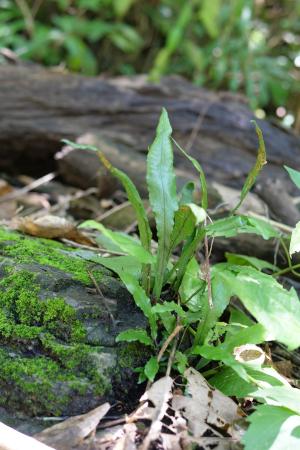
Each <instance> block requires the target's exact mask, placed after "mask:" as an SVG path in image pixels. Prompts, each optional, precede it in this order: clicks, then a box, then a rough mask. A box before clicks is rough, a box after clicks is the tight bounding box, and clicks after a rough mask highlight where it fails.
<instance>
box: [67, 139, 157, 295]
mask: <svg viewBox="0 0 300 450" xmlns="http://www.w3.org/2000/svg"><path fill="white" fill-rule="evenodd" d="M64 142H65V143H66V144H68V145H71V146H72V147H73V148H77V149H78V148H79V149H82V150H93V151H96V152H97V154H98V156H99V159H100V161H101V162H102V164H103V165H104V167H105V168H106V169H107V170H109V171H110V172H111V174H112V175H114V176H115V177H116V178H118V180H119V181H120V182H121V183H122V185H123V187H124V189H125V191H126V193H127V197H128V200H129V201H130V203H131V205H132V207H133V209H134V210H135V213H136V218H137V223H138V228H139V234H140V239H141V243H142V246H143V247H144V249H145V250H147V251H148V252H149V253H151V237H152V233H151V229H150V225H149V221H148V218H147V213H146V211H145V207H144V204H143V201H142V199H141V197H140V194H139V192H138V190H137V189H136V187H135V185H134V184H133V182H132V181H131V179H130V178H129V177H128V175H126V173H124V172H123V171H122V170H119V169H117V168H116V167H114V166H113V165H112V164H111V163H110V161H108V159H106V157H105V155H104V154H103V153H102V152H101V151H100V150H99V149H98V148H97V147H94V146H91V145H82V144H75V143H74V142H70V141H67V140H65V141H64ZM150 276H151V265H149V264H147V265H145V267H144V268H143V286H144V289H145V291H146V292H148V291H149V287H150V286H149V284H150Z"/></svg>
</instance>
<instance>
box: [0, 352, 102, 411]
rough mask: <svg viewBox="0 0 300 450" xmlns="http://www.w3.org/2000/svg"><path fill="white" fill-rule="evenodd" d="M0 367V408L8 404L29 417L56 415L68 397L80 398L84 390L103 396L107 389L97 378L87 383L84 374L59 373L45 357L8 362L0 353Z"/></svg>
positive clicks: (59, 368)
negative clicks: (77, 396)
mask: <svg viewBox="0 0 300 450" xmlns="http://www.w3.org/2000/svg"><path fill="white" fill-rule="evenodd" d="M0 367H1V371H0V393H1V398H0V404H1V405H2V406H5V405H6V404H7V403H9V405H10V408H14V407H15V408H16V409H17V410H19V409H20V408H23V409H24V410H25V412H26V413H27V414H28V413H29V414H31V415H35V414H44V413H46V414H53V415H60V414H62V413H64V412H65V411H66V405H67V404H68V402H69V401H70V399H71V398H72V396H74V395H82V396H84V395H85V394H86V392H87V391H88V390H90V391H92V392H93V394H94V395H103V394H104V393H105V391H106V390H107V388H108V384H107V381H106V380H105V379H104V378H102V379H101V380H100V376H99V374H98V377H97V379H96V378H95V379H93V378H92V379H88V378H87V373H86V372H78V373H77V374H75V373H74V371H72V370H62V367H61V365H60V363H59V362H57V361H54V360H52V359H51V358H49V357H46V356H35V357H31V358H28V357H26V358H25V357H22V356H16V357H13V358H12V357H11V355H10V354H8V352H6V351H5V350H2V349H0ZM12 385H13V389H9V387H11V386H12Z"/></svg>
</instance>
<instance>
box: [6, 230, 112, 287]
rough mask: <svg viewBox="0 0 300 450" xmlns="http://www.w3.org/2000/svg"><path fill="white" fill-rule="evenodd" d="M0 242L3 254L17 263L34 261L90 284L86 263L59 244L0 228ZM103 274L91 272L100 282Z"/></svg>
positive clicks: (71, 250)
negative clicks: (2, 243) (2, 245)
mask: <svg viewBox="0 0 300 450" xmlns="http://www.w3.org/2000/svg"><path fill="white" fill-rule="evenodd" d="M0 242H4V244H5V247H4V250H3V253H4V254H5V255H6V256H11V257H13V258H14V260H15V261H16V262H18V263H25V264H26V263H27V264H28V263H32V261H35V262H37V263H39V264H42V265H48V266H50V267H55V268H56V269H59V270H62V271H63V272H66V273H69V274H70V275H72V277H73V278H74V279H76V280H78V281H81V282H82V283H84V284H91V279H90V276H89V274H88V266H89V264H88V263H87V261H86V260H84V259H82V258H80V257H78V256H76V255H75V251H76V250H75V249H72V248H70V249H68V250H66V246H65V245H63V244H61V243H60V242H57V241H53V240H50V239H41V238H39V239H37V238H34V239H33V238H30V237H28V236H23V235H21V234H19V233H16V232H11V231H7V230H5V229H3V228H0ZM72 253H74V256H73V255H72ZM92 265H93V264H92ZM103 273H105V269H103V272H101V271H99V270H98V271H96V272H95V273H94V272H93V275H94V276H95V277H96V279H97V281H101V280H102V275H103Z"/></svg>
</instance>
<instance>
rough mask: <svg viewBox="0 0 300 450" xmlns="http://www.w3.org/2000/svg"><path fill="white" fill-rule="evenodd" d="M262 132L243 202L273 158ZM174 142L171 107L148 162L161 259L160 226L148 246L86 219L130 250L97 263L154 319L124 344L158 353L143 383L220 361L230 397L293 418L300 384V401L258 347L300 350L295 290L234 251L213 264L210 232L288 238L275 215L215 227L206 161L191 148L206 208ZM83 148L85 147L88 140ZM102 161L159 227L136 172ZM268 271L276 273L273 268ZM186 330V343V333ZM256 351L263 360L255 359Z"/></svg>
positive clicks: (217, 375)
mask: <svg viewBox="0 0 300 450" xmlns="http://www.w3.org/2000/svg"><path fill="white" fill-rule="evenodd" d="M256 132H257V135H258V139H259V149H258V157H257V162H256V164H255V166H254V168H253V169H252V170H251V172H250V174H249V175H248V177H247V179H246V182H245V184H244V188H243V190H242V193H241V197H240V202H239V204H240V203H241V202H242V201H243V200H244V198H245V196H246V195H247V193H248V192H249V190H250V189H251V187H252V185H253V183H254V182H255V179H256V177H257V175H258V174H259V172H260V170H261V169H262V167H263V165H264V163H265V150H264V144H263V137H262V134H261V131H260V129H259V128H258V126H257V125H256ZM171 139H172V138H171V126H170V123H169V120H168V115H167V112H166V111H165V110H163V111H162V114H161V117H160V120H159V124H158V127H157V132H156V138H155V140H154V143H153V144H152V145H151V146H150V149H149V153H148V159H147V184H148V190H149V197H150V204H151V206H152V209H153V212H154V217H155V220H156V230H157V240H158V245H157V251H156V254H155V255H153V253H154V249H153V248H152V247H153V246H151V245H150V244H149V240H148V237H149V236H151V234H150V233H151V232H148V231H147V233H146V234H144V238H143V240H142V239H141V241H140V242H139V241H137V240H134V239H133V238H130V237H127V238H125V236H124V235H121V234H120V233H116V232H112V231H109V230H107V229H106V228H105V227H104V226H103V225H101V224H98V223H96V222H93V221H88V222H85V223H84V224H83V225H84V226H89V227H91V228H94V229H97V230H99V231H100V232H101V233H102V234H103V235H104V236H106V237H108V238H109V239H110V240H111V241H113V242H114V243H116V244H117V245H118V246H119V247H120V248H121V250H122V251H123V252H125V254H126V256H119V257H111V258H101V257H97V256H94V257H93V260H94V258H96V259H97V262H100V263H101V261H103V264H104V265H105V266H106V267H109V268H111V269H112V270H114V271H115V272H116V273H117V274H118V275H119V277H120V279H121V280H122V281H123V283H124V284H125V286H126V287H127V289H128V290H129V292H130V293H131V294H132V296H133V298H134V300H135V302H136V304H137V306H138V307H139V308H140V309H141V310H142V311H143V313H144V315H145V316H146V317H147V319H148V322H149V328H150V335H151V336H150V335H148V333H147V331H146V330H140V329H137V330H128V331H126V332H123V333H121V334H120V335H119V337H118V338H117V340H118V341H128V342H133V341H138V342H140V343H142V344H144V345H147V346H149V347H152V349H153V351H157V352H158V353H157V356H155V355H153V356H151V358H150V359H149V360H148V362H147V363H146V365H145V367H143V368H141V369H140V381H143V380H145V379H148V380H150V381H153V380H154V379H155V376H156V375H157V373H158V372H159V371H160V370H163V369H165V367H166V365H168V367H172V368H173V370H175V371H177V372H179V373H180V374H182V373H183V372H184V370H185V368H186V367H188V365H189V364H192V363H195V359H198V358H199V361H198V363H197V365H198V367H200V368H201V367H205V366H206V365H207V364H209V363H210V362H211V361H216V362H217V364H214V365H213V366H212V367H213V368H212V369H211V370H208V372H207V373H208V374H213V376H212V377H211V379H210V380H209V381H210V382H211V383H212V384H214V385H215V386H217V387H218V388H219V389H221V390H223V391H224V392H225V393H226V394H228V395H233V396H236V397H243V396H245V395H248V394H251V396H252V397H254V398H256V399H257V400H258V401H261V402H264V403H266V405H267V406H268V407H269V405H271V404H274V402H276V408H278V410H276V411H277V412H276V411H275V412H276V414H278V415H279V416H280V417H281V414H282V410H283V408H285V409H289V410H290V411H292V412H290V413H289V414H298V409H297V408H298V407H297V408H296V406H295V405H297V404H298V405H299V399H298V396H300V394H299V392H300V391H298V390H297V394H295V395H294V400H293V392H294V391H293V389H292V388H291V387H290V386H289V384H288V383H287V381H286V380H285V379H284V378H283V377H281V376H280V375H279V374H278V373H277V372H276V370H275V369H273V368H271V367H268V366H267V365H266V364H265V362H264V352H263V351H262V350H261V349H260V348H259V347H258V346H257V345H258V344H262V343H264V342H265V341H273V340H276V341H278V342H280V343H282V344H284V345H286V346H287V347H288V348H289V349H296V348H297V347H299V346H300V337H299V333H298V330H299V327H300V303H299V299H298V296H297V294H296V292H295V290H294V289H290V290H287V289H285V288H284V287H283V286H282V285H281V284H280V283H279V282H277V281H276V278H275V276H274V275H275V274H276V273H275V272H276V271H278V268H277V267H276V266H274V265H273V264H270V263H268V262H266V261H262V260H260V259H258V258H253V257H250V256H246V255H235V254H227V255H226V257H227V259H228V262H227V263H219V264H215V265H213V266H210V261H209V252H208V242H207V240H208V239H210V238H214V237H218V236H222V237H225V238H227V237H232V236H236V235H237V234H241V233H252V234H256V235H259V236H261V237H262V238H263V239H274V238H275V239H278V240H280V241H281V242H283V239H282V234H281V233H280V232H279V231H278V230H277V229H275V228H274V227H273V226H272V225H271V224H270V223H269V222H268V221H266V220H259V219H254V218H252V217H247V216H241V215H232V214H233V213H234V212H233V213H231V215H229V216H228V217H224V218H222V219H218V220H215V221H214V222H213V223H210V224H207V223H206V217H207V212H206V210H205V208H204V206H205V207H207V206H208V205H207V195H206V194H207V188H206V182H205V176H204V173H203V171H202V168H201V166H200V164H199V163H198V162H197V161H195V160H194V159H191V158H190V157H189V155H187V154H186V153H185V152H184V151H183V152H184V153H185V154H186V156H187V157H188V158H189V159H190V160H191V162H192V164H193V165H194V167H195V168H196V170H197V171H198V172H199V173H200V179H199V183H200V185H201V187H202V194H203V195H202V206H201V207H200V206H199V205H196V204H194V203H191V200H192V193H193V190H194V186H193V185H186V186H185V187H184V189H183V191H182V193H181V195H180V196H179V197H181V198H180V199H178V198H177V194H176V184H175V175H174V169H173V153H172V146H171ZM70 145H73V144H72V143H70ZM74 147H77V148H78V144H74ZM79 147H80V148H88V147H86V146H82V147H81V146H79ZM94 150H95V149H94ZM99 157H100V159H101V160H102V162H103V163H104V164H105V166H106V167H109V170H111V172H112V173H114V174H115V175H116V177H117V178H119V179H121V178H122V179H121V181H122V180H123V185H124V187H125V189H126V191H127V195H128V198H129V200H130V201H132V203H133V204H135V206H134V209H135V212H136V215H137V217H140V220H141V221H142V223H143V226H142V233H144V231H145V230H146V229H147V230H148V227H149V223H148V219H147V216H146V213H145V212H144V210H141V205H142V201H141V200H140V198H139V195H138V193H137V191H136V190H135V188H134V187H133V185H132V183H131V182H130V183H129V181H128V179H127V177H126V178H125V177H123V176H122V177H121V178H120V175H119V173H118V172H116V171H114V170H113V168H111V166H110V164H109V162H108V161H107V160H106V159H104V157H103V155H102V154H101V153H99ZM133 192H134V196H133V195H132V193H133ZM184 200H186V201H187V203H184ZM235 209H236V208H235ZM149 229H150V227H149ZM145 236H147V239H145ZM133 241H134V245H133ZM103 242H104V241H102V244H103ZM104 245H105V242H104ZM107 245H108V246H109V245H110V244H109V243H107ZM202 246H204V250H205V251H204V263H202V264H199V262H198V257H197V255H198V250H199V249H200V248H201V247H202ZM137 249H138V250H137ZM141 249H143V252H141ZM174 250H176V251H177V259H176V260H175V259H174V258H173V256H172V253H173V251H174ZM145 255H147V257H145ZM178 255H179V256H178ZM104 260H105V261H104ZM127 261H128V267H127V264H126V262H127ZM145 263H147V264H145ZM134 266H136V267H135V269H134ZM149 268H150V270H149ZM289 269H290V268H289ZM265 270H268V271H272V272H273V274H271V275H269V274H267V273H264V272H263V271H265ZM145 273H146V274H147V275H149V274H151V279H149V281H150V283H149V285H147V286H145V285H144V279H145V278H144V274H145ZM137 275H139V276H137ZM148 288H149V289H148ZM232 297H236V298H238V299H239V301H240V302H241V303H242V305H243V307H244V309H245V312H242V311H241V310H240V309H238V308H236V307H235V306H234V305H231V306H230V320H229V321H228V323H227V322H224V321H223V320H222V319H223V313H224V312H225V311H226V310H227V308H228V306H229V305H230V301H231V299H232ZM287 324H288V326H287ZM179 334H180V335H181V339H177V338H178V335H179ZM172 345H173V347H172ZM249 345H250V350H251V351H250V353H249V355H250V356H249V357H248V356H247V357H245V359H243V358H241V357H240V356H238V355H239V352H238V351H239V350H240V351H241V354H246V355H247V351H248V350H247V349H248V347H249ZM243 346H244V347H243ZM169 347H170V348H169ZM171 349H172V350H171ZM251 352H252V353H251ZM256 353H257V355H258V356H256V357H254V356H253V354H256ZM261 356H262V358H261ZM272 402H273V403H272ZM260 408H262V407H260V406H259V407H258V408H257V411H256V412H255V413H254V419H253V422H252V423H251V426H250V428H249V430H250V431H249V436H248V437H247V434H246V437H245V443H247V444H246V445H250V444H248V443H249V442H251V445H252V446H253V448H256V447H255V445H256V444H255V445H254V444H253V440H254V437H255V436H254V433H253V430H256V429H257V426H256V416H255V415H257V414H260V411H261V412H265V411H268V409H260ZM283 416H284V415H283ZM284 417H286V416H284ZM266 420H267V419H266ZM278 420H279V421H280V420H281V419H278ZM282 420H283V419H282ZM284 420H285V419H284ZM274 433H275V434H274V436H275V437H276V436H277V437H278V436H279V435H280V431H279V430H276V432H274ZM275 437H274V438H275ZM277 437H276V439H277ZM249 448H250V447H249ZM257 448H258V447H257ZM268 448H269V447H268ZM265 449H267V447H265Z"/></svg>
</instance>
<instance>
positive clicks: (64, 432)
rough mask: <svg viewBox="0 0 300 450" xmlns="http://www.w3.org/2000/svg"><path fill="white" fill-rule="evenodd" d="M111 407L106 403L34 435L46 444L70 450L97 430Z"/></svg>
mask: <svg viewBox="0 0 300 450" xmlns="http://www.w3.org/2000/svg"><path fill="white" fill-rule="evenodd" d="M109 409H110V404H109V403H104V404H103V405H101V406H98V408H95V409H93V410H92V411H90V412H88V413H87V414H82V415H80V416H75V417H70V419H67V420H65V421H64V422H61V423H59V424H57V425H53V427H50V428H47V429H46V430H43V431H41V432H40V433H37V434H35V435H34V438H35V439H38V440H39V441H40V442H43V443H44V444H47V445H51V446H54V447H55V449H56V450H69V449H71V448H72V447H76V446H77V445H80V444H81V443H82V441H83V440H84V439H85V438H86V437H88V436H89V435H90V434H91V433H93V432H95V430H96V427H97V425H98V423H99V422H100V420H101V419H102V418H103V417H104V416H105V414H106V413H107V411H108V410H109Z"/></svg>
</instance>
